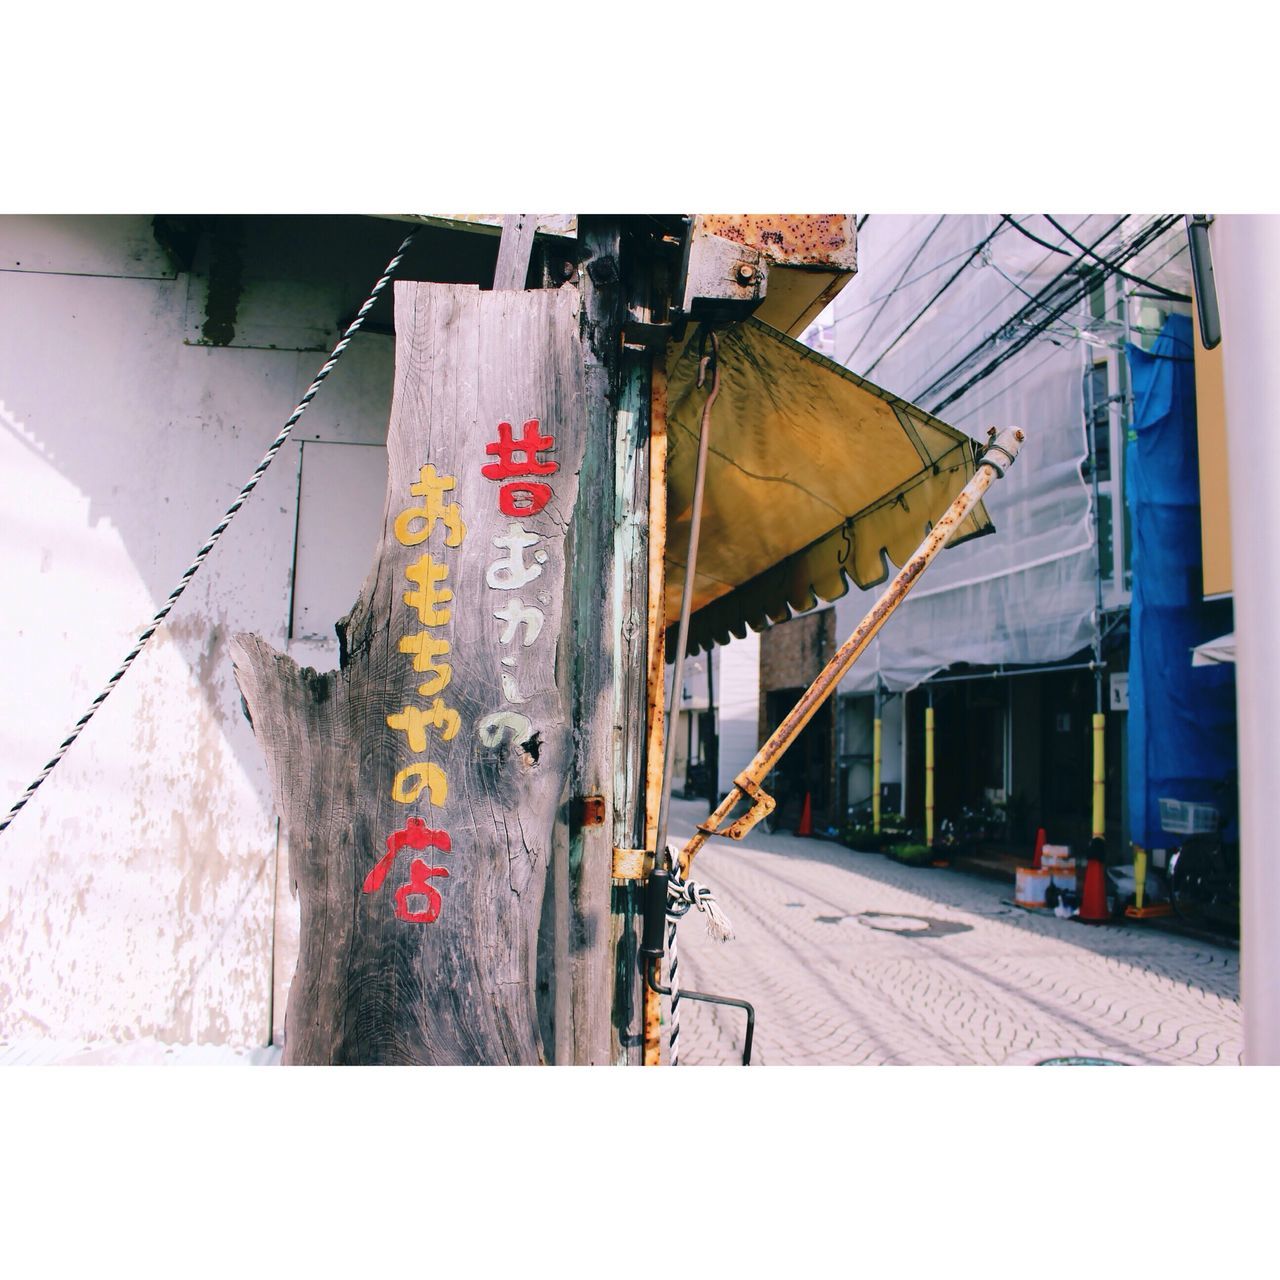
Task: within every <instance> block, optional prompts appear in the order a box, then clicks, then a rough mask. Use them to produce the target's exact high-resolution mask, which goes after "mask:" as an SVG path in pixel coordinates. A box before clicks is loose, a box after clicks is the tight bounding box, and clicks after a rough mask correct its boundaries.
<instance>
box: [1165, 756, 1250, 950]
mask: <svg viewBox="0 0 1280 1280" xmlns="http://www.w3.org/2000/svg"><path fill="white" fill-rule="evenodd" d="M1217 790H1218V795H1219V797H1220V799H1221V800H1222V802H1223V803H1222V805H1221V807H1220V810H1219V812H1220V814H1221V815H1222V821H1221V822H1220V824H1219V827H1218V830H1217V831H1205V832H1196V833H1194V834H1191V835H1188V836H1187V838H1186V839H1185V840H1184V841H1183V842H1182V844H1181V845H1180V846H1178V847H1177V848H1176V849H1174V850H1173V852H1172V854H1171V855H1170V857H1169V900H1170V902H1171V904H1172V906H1173V911H1174V914H1175V915H1176V916H1177V917H1178V919H1179V920H1181V921H1182V922H1183V923H1184V924H1188V925H1192V926H1193V927H1195V928H1199V929H1209V930H1211V931H1214V932H1219V933H1226V934H1228V935H1229V936H1230V937H1239V935H1240V842H1239V839H1238V838H1237V839H1235V840H1228V839H1227V838H1226V832H1227V831H1228V830H1229V829H1230V828H1231V827H1232V825H1233V821H1234V812H1235V779H1234V777H1231V778H1228V779H1227V780H1226V781H1224V782H1223V783H1221V784H1220V785H1219V787H1218V789H1217ZM1165 829H1166V830H1169V827H1168V825H1167V824H1165Z"/></svg>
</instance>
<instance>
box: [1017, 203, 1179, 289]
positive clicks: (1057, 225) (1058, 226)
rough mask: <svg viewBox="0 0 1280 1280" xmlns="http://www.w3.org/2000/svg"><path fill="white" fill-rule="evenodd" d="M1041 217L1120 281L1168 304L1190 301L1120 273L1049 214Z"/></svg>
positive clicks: (1158, 286)
mask: <svg viewBox="0 0 1280 1280" xmlns="http://www.w3.org/2000/svg"><path fill="white" fill-rule="evenodd" d="M1041 217H1043V218H1044V219H1045V220H1046V221H1047V222H1049V223H1050V224H1051V225H1052V226H1053V227H1054V228H1055V229H1056V230H1058V231H1061V232H1062V234H1063V235H1064V236H1066V237H1067V239H1068V240H1070V241H1071V243H1072V244H1073V245H1075V246H1076V247H1077V248H1078V249H1084V251H1085V252H1086V253H1087V254H1088V255H1089V257H1091V258H1092V259H1093V260H1094V261H1095V262H1100V263H1102V265H1103V266H1104V267H1109V268H1110V269H1111V270H1112V271H1113V272H1114V273H1115V274H1116V275H1118V276H1119V277H1120V278H1121V279H1122V280H1129V281H1131V282H1132V283H1133V284H1140V285H1142V287H1143V288H1144V289H1150V290H1152V291H1153V292H1154V293H1158V294H1160V295H1162V296H1163V297H1166V298H1168V299H1169V301H1170V302H1191V301H1192V298H1191V296H1190V295H1189V294H1186V293H1176V292H1174V290H1172V289H1166V288H1165V287H1164V286H1163V285H1159V284H1156V283H1155V282H1154V281H1151V280H1146V279H1144V278H1143V277H1142V276H1135V275H1130V274H1129V272H1127V271H1121V270H1120V268H1119V267H1117V266H1116V265H1115V264H1114V263H1112V262H1108V261H1107V260H1106V258H1104V257H1103V256H1102V255H1101V254H1100V253H1094V251H1093V250H1092V249H1086V248H1085V246H1084V245H1082V244H1081V243H1080V241H1079V240H1077V239H1076V238H1075V236H1073V235H1072V234H1071V232H1070V231H1068V230H1067V229H1066V228H1065V227H1063V226H1062V225H1061V224H1060V223H1057V222H1055V221H1054V220H1053V218H1052V217H1050V216H1049V214H1047V213H1045V214H1042V215H1041Z"/></svg>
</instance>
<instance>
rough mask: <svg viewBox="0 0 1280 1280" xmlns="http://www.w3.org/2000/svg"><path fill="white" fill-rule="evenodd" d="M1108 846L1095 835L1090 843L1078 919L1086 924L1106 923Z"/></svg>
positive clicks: (1107, 918) (1077, 914) (1107, 917)
mask: <svg viewBox="0 0 1280 1280" xmlns="http://www.w3.org/2000/svg"><path fill="white" fill-rule="evenodd" d="M1106 854H1107V847H1106V845H1105V844H1103V842H1102V841H1101V840H1099V839H1097V838H1096V837H1095V839H1094V840H1093V841H1092V842H1091V843H1090V845H1089V862H1088V865H1087V866H1086V867H1085V871H1084V890H1083V891H1082V892H1081V894H1080V910H1079V911H1078V912H1077V913H1076V919H1077V920H1082V921H1083V922H1084V923H1085V924H1105V923H1106V922H1107V920H1109V919H1110V916H1108V914H1107V866H1106Z"/></svg>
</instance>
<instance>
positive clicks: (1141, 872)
mask: <svg viewBox="0 0 1280 1280" xmlns="http://www.w3.org/2000/svg"><path fill="white" fill-rule="evenodd" d="M1146 887H1147V851H1146V850H1145V849H1144V848H1143V847H1142V846H1141V845H1140V844H1135V845H1134V846H1133V905H1134V906H1135V907H1136V908H1137V909H1138V910H1139V911H1141V910H1142V895H1143V893H1144V892H1145V891H1146Z"/></svg>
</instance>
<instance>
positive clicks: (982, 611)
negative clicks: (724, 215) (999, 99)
mask: <svg viewBox="0 0 1280 1280" xmlns="http://www.w3.org/2000/svg"><path fill="white" fill-rule="evenodd" d="M1015 216H1016V215H1015ZM1119 218H1120V215H1114V216H1106V215H1093V216H1090V217H1087V218H1083V219H1082V218H1081V217H1079V216H1074V217H1060V218H1059V219H1058V221H1059V222H1061V223H1062V224H1063V225H1064V226H1065V227H1066V228H1067V229H1068V230H1070V231H1071V233H1072V234H1073V235H1075V236H1076V237H1077V238H1078V239H1080V240H1082V241H1084V242H1085V243H1086V244H1091V243H1092V242H1093V241H1095V240H1097V238H1098V237H1099V236H1100V235H1101V234H1102V233H1103V232H1104V231H1106V230H1107V228H1108V227H1110V226H1112V225H1113V224H1114V223H1116V222H1117V221H1118V220H1119ZM1019 221H1020V222H1022V223H1023V224H1024V225H1025V226H1026V227H1027V229H1028V230H1033V231H1034V232H1035V234H1037V235H1040V236H1041V237H1042V238H1044V239H1046V240H1048V241H1049V242H1050V243H1052V244H1062V245H1063V247H1064V248H1065V249H1067V250H1068V251H1069V253H1070V255H1071V256H1066V255H1064V254H1061V253H1055V252H1052V251H1051V250H1049V249H1047V248H1044V247H1042V246H1040V245H1038V244H1036V243H1034V242H1033V241H1031V240H1030V239H1028V238H1027V237H1025V236H1023V235H1022V234H1020V233H1019V232H1018V231H1017V230H1016V229H1015V228H1013V227H1011V226H1009V225H1008V224H1007V223H1005V224H1003V225H1001V219H1000V217H999V215H972V216H970V215H965V216H948V217H944V218H941V219H939V218H938V217H937V216H936V215H934V216H920V217H916V216H903V217H895V216H890V215H885V214H874V215H872V217H871V218H870V219H869V220H868V222H867V224H866V227H865V229H864V231H863V232H862V234H861V236H860V242H859V271H858V275H857V277H856V278H855V280H854V282H853V283H852V284H851V285H850V286H849V287H848V288H847V289H846V290H845V291H844V293H842V294H841V295H840V296H839V298H837V300H836V302H835V304H834V305H833V307H832V308H830V309H829V310H828V312H827V313H825V314H824V315H823V316H822V317H820V319H819V322H818V325H817V326H815V329H814V330H812V331H811V335H812V339H813V340H815V342H816V344H818V345H821V346H822V347H823V349H824V350H827V352H828V354H830V355H832V356H833V358H834V359H836V360H839V361H841V362H842V363H845V364H847V365H848V366H849V367H850V368H851V369H853V370H854V371H855V372H856V373H859V374H862V375H863V376H865V377H868V378H869V379H870V380H871V381H872V382H875V383H876V384H877V385H880V386H883V387H885V388H886V389H888V390H890V391H892V392H894V393H896V394H898V395H900V396H903V397H904V398H906V399H908V400H910V401H912V402H913V403H917V404H920V405H921V406H922V407H923V408H925V409H929V410H935V409H937V407H938V406H939V404H940V403H941V402H942V401H943V400H944V399H946V397H947V396H949V395H951V394H953V393H954V392H955V391H956V390H957V389H958V388H959V387H960V386H961V385H962V384H963V383H964V382H965V381H966V380H967V379H968V378H969V377H971V376H972V375H973V374H974V373H975V372H978V371H980V370H982V369H983V368H985V367H986V366H987V365H988V364H989V363H990V362H991V361H992V360H994V359H995V358H997V357H998V356H999V355H1000V354H1001V353H1003V352H1007V351H1008V350H1009V349H1010V348H1011V347H1013V346H1014V345H1015V344H1016V343H1017V341H1018V339H1019V338H1020V337H1022V336H1023V335H1025V333H1026V332H1027V328H1028V326H1031V325H1035V324H1037V323H1038V322H1040V321H1043V320H1044V319H1045V318H1046V317H1047V316H1048V314H1049V313H1048V310H1047V309H1046V307H1045V306H1040V305H1034V306H1030V309H1029V311H1028V313H1027V314H1026V316H1025V319H1023V320H1022V321H1019V322H1016V323H1012V324H1011V323H1010V320H1011V318H1012V317H1014V316H1015V315H1016V313H1018V312H1019V311H1020V310H1021V309H1023V308H1027V307H1028V305H1029V302H1030V299H1029V296H1028V295H1035V294H1037V293H1038V292H1039V291H1040V290H1042V289H1044V288H1045V287H1046V286H1047V285H1050V284H1051V282H1053V280H1054V278H1055V277H1058V276H1060V274H1061V273H1062V272H1063V269H1064V268H1067V267H1070V266H1071V264H1072V262H1073V261H1074V260H1075V259H1076V258H1078V257H1079V256H1080V251H1079V250H1078V249H1076V248H1075V247H1074V246H1073V245H1071V244H1070V243H1069V242H1068V243H1064V241H1063V238H1062V236H1061V235H1059V234H1057V233H1055V232H1053V231H1052V230H1051V229H1049V230H1046V228H1047V227H1048V225H1049V224H1046V222H1045V221H1044V219H1042V218H1039V217H1035V216H1034V215H1033V216H1031V217H1028V218H1019ZM1147 222H1149V219H1148V218H1145V217H1141V216H1135V217H1132V218H1130V219H1128V220H1127V221H1126V222H1125V223H1124V224H1123V225H1122V226H1121V227H1120V228H1119V229H1118V230H1117V231H1116V232H1115V233H1114V234H1113V235H1111V236H1109V237H1108V238H1107V240H1106V241H1105V242H1104V243H1103V244H1102V245H1099V246H1098V252H1100V253H1103V254H1105V253H1106V252H1107V250H1108V249H1109V248H1110V249H1115V248H1116V247H1118V246H1119V245H1121V244H1122V243H1123V242H1125V241H1128V240H1129V239H1131V238H1132V236H1133V235H1134V234H1135V233H1136V232H1138V231H1140V230H1141V228H1142V227H1143V225H1144V224H1146V223H1147ZM993 232H994V235H993V234H992V233H993ZM988 237H990V239H989V240H988ZM983 241H987V243H986V245H985V246H984V247H982V248H978V247H979V246H981V245H982V244H983ZM975 249H976V250H977V253H976V256H973V257H972V260H971V261H967V260H969V259H970V257H971V255H973V254H974V251H975ZM1087 261H1089V260H1088V259H1086V262H1087ZM966 263H967V264H966ZM957 271H958V272H959V275H958V276H957V278H956V279H955V280H954V282H952V283H951V284H950V285H949V286H948V287H947V288H946V290H945V291H944V292H943V293H942V294H941V296H940V297H938V298H937V299H936V301H932V302H931V300H932V299H933V298H934V295H935V294H936V293H937V292H938V291H939V290H940V289H942V288H943V286H944V285H945V284H947V282H948V280H949V279H950V277H951V276H952V275H953V274H954V273H956V272H957ZM1076 278H1078V277H1076V276H1075V275H1072V276H1067V277H1064V278H1063V279H1062V280H1061V281H1060V284H1061V285H1062V287H1063V288H1064V289H1065V287H1066V285H1067V283H1068V282H1069V281H1073V280H1075V279H1076ZM1044 301H1045V302H1047V304H1048V306H1053V305H1054V304H1053V300H1052V298H1046V299H1045V300H1044ZM922 313H923V314H922ZM908 326H910V327H909V328H908ZM904 330H905V331H906V332H905V333H904ZM992 334H998V335H999V337H998V339H997V341H996V342H995V343H993V344H992V345H991V346H990V347H988V348H987V349H986V350H985V351H983V352H982V353H981V354H980V357H979V358H977V359H976V360H975V361H974V362H973V363H972V365H971V367H969V368H967V369H965V370H964V371H963V372H960V373H958V374H955V375H954V376H953V377H952V378H951V379H950V381H947V382H944V383H942V384H937V380H938V379H939V378H940V376H941V375H943V374H944V373H945V372H946V371H947V370H948V369H950V368H951V367H952V366H953V365H955V364H956V362H957V361H960V360H961V359H962V358H963V357H965V356H967V355H969V354H970V353H971V352H973V351H974V349H975V348H977V347H978V346H979V344H980V343H982V341H983V340H984V339H986V338H987V337H988V336H989V335H992ZM900 335H901V336H900ZM895 339H896V340H897V341H896V342H895ZM1118 339H1119V334H1118V333H1117V332H1116V329H1115V327H1114V326H1107V325H1098V322H1097V321H1095V320H1093V318H1092V317H1091V314H1090V310H1089V303H1088V299H1087V297H1086V298H1085V300H1084V301H1083V302H1082V303H1080V304H1079V305H1077V306H1074V307H1072V308H1071V310H1070V311H1068V312H1067V313H1066V314H1065V315H1064V316H1063V317H1062V318H1061V319H1058V320H1056V321H1054V322H1053V323H1052V324H1051V325H1050V326H1049V327H1048V329H1047V331H1046V332H1044V333H1042V334H1040V335H1039V336H1037V337H1035V338H1034V339H1033V340H1032V341H1030V342H1029V343H1028V344H1027V345H1026V346H1025V347H1023V349H1022V350H1021V351H1018V352H1017V353H1016V354H1013V355H1012V356H1011V357H1010V358H1009V359H1008V360H1007V361H1005V362H1004V363H1002V364H1001V365H1000V366H999V367H998V368H997V369H996V370H995V371H994V372H992V373H991V374H990V375H989V376H987V377H985V378H984V379H983V380H982V381H980V382H978V383H977V384H976V385H975V386H973V387H972V388H971V389H970V390H968V391H967V392H965V393H964V394H963V395H961V396H960V397H959V398H957V399H955V400H953V401H952V402H951V403H950V404H948V405H946V406H945V407H943V408H942V409H941V410H940V411H939V416H940V417H941V418H942V419H943V420H944V421H946V422H948V423H949V424H951V425H952V426H955V427H958V428H960V429H961V430H963V431H965V432H967V433H968V434H969V435H971V436H974V437H977V438H982V437H985V435H986V429H987V428H988V427H989V426H999V427H1005V426H1014V425H1016V426H1021V427H1023V428H1025V430H1026V432H1027V443H1026V446H1025V448H1024V449H1023V451H1022V454H1021V456H1020V457H1019V460H1018V464H1017V466H1015V467H1013V468H1011V469H1010V471H1009V473H1008V474H1007V476H1006V477H1005V478H1004V479H1003V480H1001V481H999V482H998V483H997V484H995V485H993V486H992V488H991V489H990V490H989V491H988V494H987V498H986V502H987V507H988V510H989V511H990V514H991V518H992V520H993V521H994V522H995V526H996V533H995V535H994V536H990V537H985V538H976V539H973V540H971V541H969V542H967V543H965V544H963V545H961V546H958V547H955V548H953V549H948V550H947V551H945V552H944V554H942V555H941V556H939V557H938V559H937V560H935V561H934V563H933V565H932V566H931V567H930V569H929V571H928V573H927V574H926V575H925V576H924V578H923V579H922V580H921V582H920V585H919V586H918V587H916V588H915V590H914V591H913V592H912V594H911V595H910V596H909V597H908V598H907V600H906V601H905V602H904V603H903V604H902V605H901V606H900V607H899V609H898V610H897V612H896V613H895V615H894V616H893V617H892V618H891V619H890V621H889V622H888V623H887V624H886V626H885V628H884V630H883V631H882V633H881V635H880V637H879V638H878V639H877V640H876V642H875V643H874V644H873V645H872V647H871V649H870V650H869V651H868V653H867V654H866V656H865V657H864V658H863V660H862V661H861V662H860V663H858V664H857V665H856V666H855V667H854V669H853V671H852V672H851V673H850V675H849V676H848V677H847V678H846V680H845V681H844V682H843V683H842V685H841V691H842V692H846V693H851V692H860V691H865V690H869V689H871V688H873V687H874V685H875V682H876V678H877V676H878V677H879V678H880V679H881V680H882V681H883V682H884V684H885V685H886V686H887V687H888V688H890V689H906V688H912V687H914V686H915V685H917V684H919V683H920V682H921V681H923V680H925V679H927V678H928V677H929V676H930V675H932V674H933V673H934V672H936V671H938V670H940V669H942V668H944V667H947V666H950V665H951V664H952V663H956V662H967V663H991V664H994V663H1038V662H1052V661H1057V660H1060V659H1063V658H1066V657H1068V656H1070V655H1071V654H1073V653H1075V652H1077V651H1078V650H1080V649H1081V648H1083V647H1084V646H1086V645H1087V644H1089V642H1090V639H1091V637H1092V634H1093V611H1094V606H1095V590H1096V569H1095V559H1094V557H1095V552H1094V546H1093V533H1092V524H1091V502H1092V494H1091V491H1090V489H1089V487H1088V485H1087V484H1086V482H1085V480H1084V478H1083V476H1082V472H1081V464H1082V463H1083V462H1084V461H1085V459H1086V457H1087V454H1088V443H1087V436H1086V424H1085V405H1084V374H1085V370H1086V367H1087V365H1088V363H1089V361H1090V360H1091V355H1090V351H1091V348H1092V346H1093V345H1094V344H1095V343H1096V344H1103V343H1115V342H1117V341H1118ZM886 348H888V349H887V350H886ZM935 384H936V385H935ZM923 533H924V529H923V528H922V529H921V534H922V536H923ZM875 590H876V589H875V588H873V589H872V592H866V593H864V592H858V591H853V592H850V593H849V595H847V596H845V597H844V598H843V599H842V600H840V601H838V602H837V606H836V607H837V609H838V611H839V612H838V614H837V631H838V632H839V633H840V634H842V635H846V634H848V633H849V631H851V630H852V628H853V627H854V626H856V624H857V622H858V620H859V618H860V617H861V616H862V614H863V613H864V612H865V611H866V609H867V608H868V607H869V606H870V603H871V600H872V599H873V598H874V595H873V592H874V591H875Z"/></svg>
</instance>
